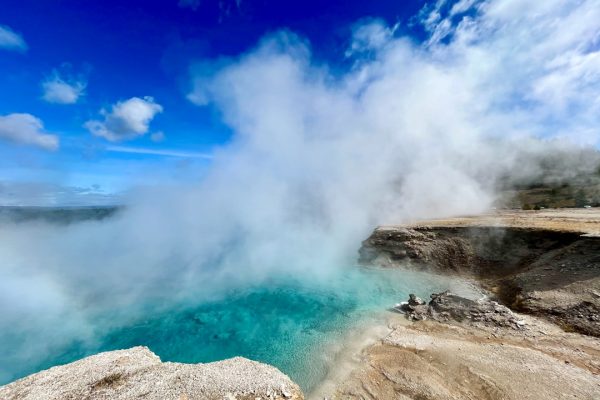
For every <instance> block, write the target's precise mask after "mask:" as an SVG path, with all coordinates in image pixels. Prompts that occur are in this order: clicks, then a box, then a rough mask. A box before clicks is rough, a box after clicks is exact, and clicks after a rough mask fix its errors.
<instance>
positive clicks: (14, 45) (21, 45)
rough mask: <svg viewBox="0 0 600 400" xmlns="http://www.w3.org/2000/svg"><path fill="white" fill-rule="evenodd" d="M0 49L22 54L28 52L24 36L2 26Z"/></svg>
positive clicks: (0, 28) (0, 27) (0, 30)
mask: <svg viewBox="0 0 600 400" xmlns="http://www.w3.org/2000/svg"><path fill="white" fill-rule="evenodd" d="M0 49H5V50H14V51H21V52H22V51H26V50H27V43H25V40H24V39H23V36H21V35H19V34H18V33H16V32H15V31H13V30H12V29H10V28H9V27H8V26H5V25H0Z"/></svg>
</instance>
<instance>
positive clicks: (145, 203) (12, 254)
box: [0, 0, 600, 381]
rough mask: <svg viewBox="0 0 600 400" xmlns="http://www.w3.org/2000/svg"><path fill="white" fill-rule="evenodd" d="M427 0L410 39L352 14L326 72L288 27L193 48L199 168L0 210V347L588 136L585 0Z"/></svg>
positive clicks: (361, 231) (384, 214) (43, 343)
mask: <svg viewBox="0 0 600 400" xmlns="http://www.w3.org/2000/svg"><path fill="white" fill-rule="evenodd" d="M444 3H446V2H444V1H440V2H438V4H437V5H436V6H431V7H429V8H426V9H425V10H424V11H423V12H422V14H421V16H420V18H421V19H422V23H423V24H424V25H425V26H426V28H427V29H428V30H429V31H430V32H431V39H430V40H429V41H428V42H427V43H425V44H417V43H415V42H414V41H413V40H411V39H409V38H406V37H402V36H399V34H398V29H396V30H394V29H391V28H389V27H387V26H385V25H384V24H383V23H382V22H380V21H376V20H375V21H367V22H362V23H359V24H358V25H356V27H355V29H354V37H353V39H352V40H351V44H350V45H349V50H348V51H347V53H346V57H347V58H348V59H347V61H348V62H349V63H351V64H352V67H351V68H349V69H348V70H346V71H344V72H341V73H340V72H339V71H335V72H334V71H332V70H331V69H330V68H329V67H328V65H325V64H323V63H319V62H318V61H315V60H313V59H312V57H311V52H310V45H309V43H307V42H306V41H305V40H304V39H303V38H300V37H298V36H296V35H294V34H293V33H291V32H287V31H282V32H278V33H275V34H273V35H270V36H268V37H266V38H264V39H263V40H262V41H261V43H259V44H258V46H257V47H256V48H255V49H253V50H251V51H249V52H248V53H246V54H243V55H241V56H240V57H239V58H236V59H231V60H217V61H213V60H208V61H206V62H202V63H198V64H196V65H194V66H193V67H192V68H191V73H192V79H193V90H192V91H191V92H190V93H189V95H188V97H189V99H190V100H191V101H193V102H194V103H196V104H198V105H200V106H209V105H210V106H212V107H215V108H216V109H217V110H218V111H219V112H220V114H221V116H222V119H223V121H224V123H226V124H227V125H228V126H229V127H231V129H232V130H233V132H234V136H233V139H232V141H231V142H230V143H229V144H227V145H226V146H224V147H223V148H221V149H219V150H218V151H217V153H216V154H215V158H214V163H213V166H212V168H211V171H210V172H209V173H208V175H207V176H206V177H205V179H204V180H203V181H202V182H199V183H198V184H196V185H193V186H191V187H166V188H165V187H162V188H155V189H147V190H143V191H141V190H140V191H137V192H133V193H132V194H131V196H130V198H129V199H128V205H129V207H128V208H127V209H126V210H125V212H123V213H122V214H121V215H119V216H118V217H116V218H113V219H109V220H106V221H103V222H85V223H79V224H73V225H69V226H54V225H47V224H43V223H27V224H19V225H12V226H11V225H7V226H4V227H2V229H1V230H0V260H2V263H1V266H0V278H1V279H0V332H1V333H0V343H15V342H19V343H21V346H20V347H19V348H18V350H16V351H15V353H14V354H10V356H11V360H13V362H15V363H19V362H29V361H28V360H30V359H31V358H35V357H39V354H40V353H43V352H46V351H47V352H52V351H54V349H56V348H57V346H60V345H62V344H64V343H68V342H69V341H71V340H72V339H73V338H75V337H76V338H78V339H79V340H93V339H94V338H95V335H96V333H97V331H98V330H99V329H100V328H101V327H105V326H106V325H115V326H118V325H119V324H122V323H125V322H126V321H128V320H130V319H131V318H133V316H136V315H140V313H142V312H158V311H159V310H161V309H168V308H169V307H170V306H172V305H173V304H181V303H184V304H186V303H190V302H191V303H194V302H196V303H197V302H201V301H204V300H207V299H216V298H219V297H221V296H224V295H226V294H227V293H230V291H231V290H235V289H236V288H244V287H248V286H253V285H260V284H262V283H264V282H265V281H266V280H268V279H270V278H272V277H273V276H278V275H281V276H294V277H296V278H302V279H306V280H309V281H310V280H317V281H323V280H327V279H332V278H334V277H335V276H336V275H337V273H338V272H339V269H340V268H342V266H345V265H348V264H352V263H353V262H354V260H355V258H356V254H357V253H356V252H357V249H358V247H359V246H360V241H361V240H363V239H364V238H366V236H367V235H368V234H369V232H370V231H371V230H372V228H373V227H374V226H375V225H377V224H379V223H399V222H402V221H406V220H409V219H415V218H423V217H438V216H445V215H453V214H464V213H477V212H481V211H483V210H486V209H487V208H489V207H490V205H491V204H492V201H493V200H494V193H495V188H496V184H497V180H498V178H500V177H502V176H505V175H507V174H510V175H514V176H517V177H519V178H523V179H524V178H526V177H527V176H529V175H531V174H535V173H537V172H538V168H539V167H538V161H539V160H540V159H541V158H543V157H546V155H547V154H548V153H552V154H559V155H560V154H562V153H573V152H576V153H577V154H587V153H586V152H585V151H583V150H581V149H580V148H578V147H577V146H579V145H582V144H594V145H596V144H597V143H598V138H599V131H598V127H599V126H600V124H599V122H600V112H599V111H600V94H599V93H600V73H599V71H600V61H599V60H600V53H599V51H598V37H599V31H600V23H599V22H598V21H600V4H599V2H598V1H596V0H588V1H577V2H576V1H567V2H565V1H544V2H530V3H531V4H527V5H524V4H522V2H518V1H515V0H493V1H479V2H478V1H476V2H465V1H461V2H460V3H464V4H463V6H468V4H467V3H469V4H472V7H471V8H468V10H469V11H461V10H463V9H464V7H462V8H460V7H459V8H457V9H456V10H455V9H454V8H452V9H450V8H449V7H447V6H445V7H444V6H443V4H444ZM452 10H454V11H452ZM575 28H576V29H575ZM523 160H526V162H524V163H523V164H521V162H522V161H523ZM557 160H560V162H562V160H567V161H568V162H567V161H565V165H564V168H557V170H561V171H569V168H570V167H574V166H577V167H578V168H581V167H582V165H581V163H580V160H581V158H580V157H571V158H564V157H557ZM595 166H596V164H595V163H593V162H590V164H589V165H588V164H584V167H585V168H587V167H590V168H591V167H595ZM565 177H567V178H568V176H565ZM40 332H42V333H43V335H40ZM5 375H6V373H5ZM7 376H9V375H7ZM1 380H3V376H2V373H1V371H0V381H1Z"/></svg>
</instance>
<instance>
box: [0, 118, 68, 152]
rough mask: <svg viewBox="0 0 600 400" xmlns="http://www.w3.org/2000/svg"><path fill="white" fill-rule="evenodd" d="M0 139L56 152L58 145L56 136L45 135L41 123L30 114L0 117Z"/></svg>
mask: <svg viewBox="0 0 600 400" xmlns="http://www.w3.org/2000/svg"><path fill="white" fill-rule="evenodd" d="M0 139H3V140H7V141H10V142H13V143H17V144H23V145H31V146H37V147H41V148H42V149H45V150H57V149H58V145H59V140H58V136H56V135H53V134H49V133H46V132H45V131H44V125H43V123H42V121H41V120H40V119H39V118H36V117H34V116H33V115H31V114H16V113H15V114H8V115H4V116H0Z"/></svg>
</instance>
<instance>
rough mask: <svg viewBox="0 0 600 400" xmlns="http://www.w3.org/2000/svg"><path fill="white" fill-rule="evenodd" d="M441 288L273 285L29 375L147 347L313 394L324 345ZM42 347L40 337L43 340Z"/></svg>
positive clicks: (181, 310)
mask: <svg viewBox="0 0 600 400" xmlns="http://www.w3.org/2000/svg"><path fill="white" fill-rule="evenodd" d="M445 288H446V283H445V282H440V281H439V278H437V279H436V280H433V278H432V277H431V276H428V275H425V274H418V273H413V272H411V273H408V272H401V271H398V270H382V269H370V268H369V269H366V268H359V267H349V268H345V269H342V270H340V272H339V273H338V274H335V275H332V276H330V277H328V278H327V279H315V280H310V279H302V280H295V279H291V278H283V277H282V278H278V279H275V280H272V281H270V282H266V283H264V284H263V285H261V286H260V287H249V288H245V289H243V290H238V291H235V292H230V293H227V294H226V295H225V296H223V297H222V298H220V299H219V300H217V301H210V302H200V303H198V304H187V305H185V306H181V305H179V306H177V307H172V308H171V309H169V310H168V311H165V312H161V313H160V314H158V315H147V316H146V317H144V318H138V319H136V320H135V321H131V323H128V324H125V325H123V326H120V327H118V328H114V329H112V330H110V331H108V332H104V333H102V334H101V335H100V337H99V338H98V340H96V341H94V344H89V343H88V344H84V343H80V342H77V341H73V343H72V344H71V345H70V346H69V347H68V348H66V349H63V350H62V351H60V352H58V353H57V354H52V355H51V356H50V357H48V358H47V359H45V360H43V361H42V362H38V363H37V364H36V365H34V366H32V367H31V368H28V369H29V370H28V371H20V372H21V374H20V375H23V374H24V373H31V372H34V371H36V370H40V369H43V368H47V367H49V366H53V365H57V364H63V363H67V362H71V361H73V360H76V359H79V358H81V357H84V356H87V355H90V354H94V353H97V352H99V351H106V350H114V349H122V348H128V347H132V346H138V345H144V346H148V347H149V348H150V349H151V350H152V351H154V352H155V353H156V354H158V355H159V356H160V357H161V359H162V360H163V361H176V362H186V363H197V362H210V361H216V360H222V359H225V358H229V357H233V356H244V357H247V358H250V359H253V360H257V361H262V362H266V363H269V364H272V365H274V366H276V367H278V368H279V369H281V370H282V371H283V372H285V373H286V374H288V375H289V376H290V377H291V378H292V379H293V380H295V381H296V382H297V383H299V384H300V386H301V387H302V388H303V389H304V390H305V391H310V390H311V389H312V388H313V387H314V386H315V385H316V384H317V383H318V382H319V381H320V380H321V379H323V377H324V376H325V374H326V372H327V359H329V358H330V355H328V354H327V349H328V344H330V343H332V342H335V341H336V339H340V338H341V337H342V336H343V335H344V333H346V332H348V330H349V329H351V328H352V327H353V326H356V325H357V324H360V323H361V322H362V321H364V319H365V318H369V317H370V316H372V315H373V313H375V312H381V311H384V310H386V309H387V308H389V307H391V306H392V305H394V304H395V303H397V302H399V301H402V300H404V299H405V298H406V297H407V295H408V293H409V292H416V293H418V294H420V295H421V296H426V295H427V294H429V293H431V292H432V291H435V290H441V289H445ZM41 340H43V338H41Z"/></svg>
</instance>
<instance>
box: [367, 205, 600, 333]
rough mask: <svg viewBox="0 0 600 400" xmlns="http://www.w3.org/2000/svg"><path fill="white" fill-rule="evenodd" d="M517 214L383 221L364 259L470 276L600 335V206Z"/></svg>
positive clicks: (521, 306)
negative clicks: (385, 223) (584, 210)
mask: <svg viewBox="0 0 600 400" xmlns="http://www.w3.org/2000/svg"><path fill="white" fill-rule="evenodd" d="M513 214H514V215H512V216H511V218H512V219H511V220H509V221H508V223H507V220H506V218H504V219H503V215H502V214H500V215H498V216H497V217H496V218H493V216H488V217H480V218H456V219H450V220H443V221H429V222H426V223H420V224H413V225H405V226H387V227H380V228H378V229H376V230H375V231H374V232H373V234H372V235H371V236H370V237H369V238H368V239H367V240H365V241H364V242H363V246H362V248H361V249H360V261H361V262H362V263H363V264H368V265H379V266H384V267H403V268H407V267H408V268H417V269H428V270H431V271H433V272H437V273H443V274H455V275H459V276H462V277H465V276H466V277H470V278H473V279H476V280H478V281H479V282H480V284H481V285H482V286H483V288H485V289H487V290H488V291H489V292H490V293H492V294H493V296H494V297H495V298H496V299H497V300H498V301H500V302H501V303H503V304H505V305H507V306H508V307H510V308H511V309H513V310H516V311H520V312H524V313H528V314H532V315H538V316H542V317H544V318H547V319H549V320H552V321H553V322H555V323H558V324H559V325H561V326H562V327H563V329H565V330H567V331H576V332H580V333H584V334H587V335H593V336H600V237H599V236H598V230H599V228H600V212H598V211H596V210H591V211H589V212H587V214H584V216H585V217H586V219H585V220H584V221H579V223H578V220H577V218H575V217H573V216H571V215H570V214H568V213H567V212H565V211H560V213H559V212H558V211H557V212H556V213H555V214H552V213H551V212H549V211H546V212H545V214H541V215H546V216H547V217H545V218H546V219H544V218H542V217H539V218H538V216H537V214H535V213H534V212H531V213H513ZM515 215H516V216H517V217H515ZM564 215H567V216H568V218H567V217H564ZM576 215H581V214H576ZM561 218H563V219H564V220H565V221H564V224H563V225H561V223H560V222H561ZM561 227H562V228H561Z"/></svg>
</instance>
